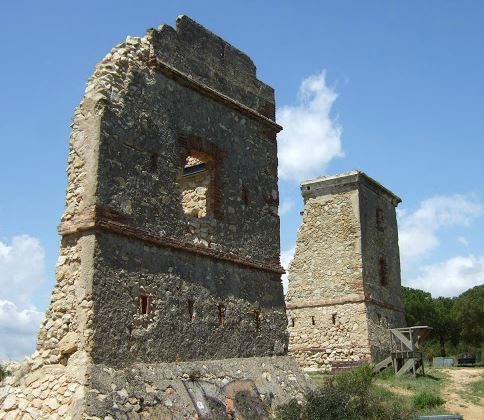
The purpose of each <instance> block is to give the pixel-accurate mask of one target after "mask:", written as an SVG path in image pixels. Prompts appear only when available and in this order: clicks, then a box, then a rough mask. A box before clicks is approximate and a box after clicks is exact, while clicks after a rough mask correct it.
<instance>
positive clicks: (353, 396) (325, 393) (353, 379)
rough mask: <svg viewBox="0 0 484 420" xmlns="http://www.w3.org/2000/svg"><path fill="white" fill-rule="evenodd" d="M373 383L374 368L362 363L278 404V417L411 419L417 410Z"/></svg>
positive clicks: (284, 419)
mask: <svg viewBox="0 0 484 420" xmlns="http://www.w3.org/2000/svg"><path fill="white" fill-rule="evenodd" d="M383 396H384V397H387V398H388V397H389V396H391V394H390V395H388V394H385V395H384V393H383V394H382V390H381V389H380V388H378V387H375V385H374V376H373V374H372V368H371V366H369V365H363V366H360V367H358V368H356V369H353V370H352V371H349V372H343V373H338V374H336V375H331V376H328V377H327V378H326V379H325V380H324V382H323V384H322V385H321V386H320V387H319V388H318V389H316V390H313V391H310V392H308V393H307V394H306V396H305V401H299V402H298V401H297V400H292V401H290V402H289V403H288V404H286V405H284V406H282V407H279V408H278V410H277V413H276V416H277V418H278V419H279V420H315V419H331V420H361V419H375V420H376V419H394V420H399V419H402V420H404V419H409V418H410V417H411V416H412V414H413V413H414V410H413V408H412V407H410V406H408V405H406V404H404V403H403V402H402V401H400V400H399V399H398V398H392V399H387V398H382V397H383Z"/></svg>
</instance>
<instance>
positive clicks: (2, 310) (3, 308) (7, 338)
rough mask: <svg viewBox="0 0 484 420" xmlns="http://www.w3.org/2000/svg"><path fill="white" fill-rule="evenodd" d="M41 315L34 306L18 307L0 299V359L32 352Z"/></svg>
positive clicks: (17, 356)
mask: <svg viewBox="0 0 484 420" xmlns="http://www.w3.org/2000/svg"><path fill="white" fill-rule="evenodd" d="M43 316H44V314H43V313H42V312H39V311H37V310H36V309H35V308H34V307H30V308H28V309H20V308H18V307H17V305H15V303H13V302H10V301H8V300H0V360H7V359H12V360H15V359H19V358H21V357H23V356H26V355H28V354H30V353H32V351H33V349H34V347H35V337H36V335H37V331H38V329H39V326H40V322H41V321H42V318H43Z"/></svg>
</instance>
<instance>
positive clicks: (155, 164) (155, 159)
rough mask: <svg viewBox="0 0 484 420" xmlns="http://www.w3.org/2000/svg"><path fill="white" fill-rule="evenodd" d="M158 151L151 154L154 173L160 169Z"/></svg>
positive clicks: (151, 168)
mask: <svg viewBox="0 0 484 420" xmlns="http://www.w3.org/2000/svg"><path fill="white" fill-rule="evenodd" d="M158 157H159V156H158V153H152V154H151V156H150V172H151V173H152V174H154V173H155V172H156V171H157V170H158Z"/></svg>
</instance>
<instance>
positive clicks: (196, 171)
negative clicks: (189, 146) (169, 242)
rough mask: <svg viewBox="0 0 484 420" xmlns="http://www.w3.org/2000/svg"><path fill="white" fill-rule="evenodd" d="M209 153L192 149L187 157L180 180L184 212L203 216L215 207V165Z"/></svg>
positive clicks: (199, 216) (189, 214)
mask: <svg viewBox="0 0 484 420" xmlns="http://www.w3.org/2000/svg"><path fill="white" fill-rule="evenodd" d="M211 163H212V159H211V158H210V156H209V155H207V154H206V153H202V152H197V151H193V150H192V151H191V152H190V153H189V154H188V156H187V157H186V158H185V161H184V163H183V167H182V168H181V170H180V176H179V177H178V182H179V185H180V189H181V203H182V207H183V212H184V213H185V214H187V215H188V216H192V217H197V218H203V217H207V216H209V215H210V214H211V213H212V208H213V179H212V178H213V165H212V164H211Z"/></svg>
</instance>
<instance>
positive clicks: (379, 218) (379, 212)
mask: <svg viewBox="0 0 484 420" xmlns="http://www.w3.org/2000/svg"><path fill="white" fill-rule="evenodd" d="M384 224H385V215H384V213H383V209H380V208H377V209H376V228H377V229H378V230H379V231H380V232H383V231H384V230H385V229H384V228H385V226H384Z"/></svg>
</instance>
